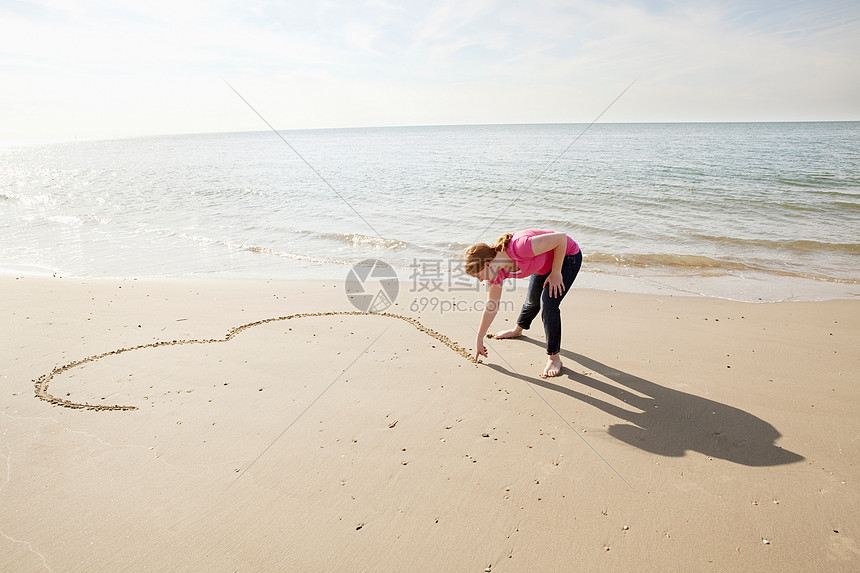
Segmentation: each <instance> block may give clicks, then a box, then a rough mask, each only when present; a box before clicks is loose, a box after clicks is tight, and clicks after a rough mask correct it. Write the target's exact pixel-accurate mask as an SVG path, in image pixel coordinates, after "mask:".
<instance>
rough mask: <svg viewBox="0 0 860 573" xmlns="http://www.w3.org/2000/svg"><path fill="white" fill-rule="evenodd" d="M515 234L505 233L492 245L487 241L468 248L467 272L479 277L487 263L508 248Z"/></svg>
mask: <svg viewBox="0 0 860 573" xmlns="http://www.w3.org/2000/svg"><path fill="white" fill-rule="evenodd" d="M513 236H514V234H513V233H505V234H504V235H502V236H501V237H499V239H498V240H497V241H496V244H495V245H493V246H492V247H491V246H490V245H488V244H486V243H478V244H477V245H472V246H471V247H469V248H468V249H466V264H465V271H466V273H467V274H469V275H471V276H473V277H476V278H477V276H478V273H480V272H481V271H482V270H484V267H485V266H487V263H489V262H490V261H492V260H493V259H494V258H495V256H496V255H497V254H498V253H500V252H502V251H504V250H505V249H507V248H508V245H509V244H510V242H511V238H512V237H513Z"/></svg>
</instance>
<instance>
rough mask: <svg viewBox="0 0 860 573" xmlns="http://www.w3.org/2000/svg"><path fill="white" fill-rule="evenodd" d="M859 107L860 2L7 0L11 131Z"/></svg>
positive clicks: (642, 117)
mask: <svg viewBox="0 0 860 573" xmlns="http://www.w3.org/2000/svg"><path fill="white" fill-rule="evenodd" d="M227 82H229V84H230V85H231V86H233V88H235V90H236V91H237V92H238V93H240V94H241V95H242V97H244V98H245V99H246V100H247V101H248V102H249V103H250V104H251V105H252V106H253V108H254V109H256V110H257V112H259V114H261V115H262V116H263V117H265V118H266V120H267V121H268V122H269V123H270V124H272V125H273V126H275V127H276V128H277V129H284V130H286V129H305V128H330V127H360V126H389V125H451V124H486V123H570V122H585V123H587V122H590V121H592V120H594V119H595V118H596V117H597V116H598V115H599V114H600V113H601V112H602V111H604V110H605V109H606V108H607V106H609V105H610V103H611V102H613V100H615V98H616V97H617V96H618V95H619V94H620V93H622V91H623V90H624V89H625V88H626V87H628V86H629V85H630V84H631V82H633V85H632V87H630V89H629V90H628V91H627V92H625V93H624V95H623V96H622V97H621V98H620V99H618V101H616V102H615V103H614V104H612V105H611V107H610V108H609V109H608V110H607V111H606V113H605V114H604V115H603V116H602V117H601V118H600V121H603V122H679V121H680V122H685V121H839V120H850V121H856V120H860V2H858V1H857V0H813V1H805V0H801V1H793V0H774V1H772V0H737V1H734V0H727V1H706V0H705V1H697V0H691V1H657V0H649V1H646V0H617V1H614V0H577V1H570V0H568V1H560V0H525V1H510V0H500V1H496V0H425V1H420V0H414V1H407V2H396V1H394V0H321V1H318V2H311V1H302V0H296V1H267V0H240V1H234V0H94V1H88V0H35V1H30V0H0V140H40V139H60V138H106V137H126V136H138V135H159V134H173V133H208V132H228V131H257V130H263V129H267V127H266V125H265V124H264V123H263V121H262V120H261V119H260V117H258V116H257V115H255V114H254V112H253V111H252V110H251V109H250V108H249V106H248V105H246V103H244V102H243V101H242V100H241V99H240V98H239V97H238V96H237V95H236V93H234V91H233V90H231V89H230V87H229V86H228V85H227Z"/></svg>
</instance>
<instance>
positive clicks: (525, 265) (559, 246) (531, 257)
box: [466, 229, 582, 376]
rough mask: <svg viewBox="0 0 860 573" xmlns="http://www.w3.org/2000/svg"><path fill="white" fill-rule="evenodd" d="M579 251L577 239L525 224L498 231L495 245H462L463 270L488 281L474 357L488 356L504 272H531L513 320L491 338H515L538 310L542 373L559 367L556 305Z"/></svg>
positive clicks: (506, 275) (522, 274)
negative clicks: (542, 338) (514, 322)
mask: <svg viewBox="0 0 860 573" xmlns="http://www.w3.org/2000/svg"><path fill="white" fill-rule="evenodd" d="M581 265H582V253H581V252H580V250H579V245H577V244H576V242H575V241H574V240H573V239H571V238H570V237H568V236H567V235H566V234H564V233H555V232H553V231H546V230H539V229H528V230H525V231H520V232H518V233H513V234H512V233H507V234H505V235H502V236H501V237H500V238H499V240H498V241H496V244H495V245H494V246H492V247H491V246H489V245H487V244H485V243H479V244H477V245H472V246H471V247H469V248H468V249H467V250H466V272H467V273H469V274H470V275H472V276H473V277H476V278H477V279H478V280H480V281H489V291H488V294H487V306H486V307H485V308H484V314H483V315H482V316H481V326H480V327H479V328H478V339H477V341H476V348H477V350H476V353H475V362H477V361H478V357H479V356H484V357H486V356H487V349H486V348H485V347H484V336H486V334H487V330H488V329H489V328H490V325H491V324H492V322H493V319H494V318H495V317H496V312H498V310H499V300H500V299H501V297H502V281H504V280H505V279H506V278H509V277H510V278H525V277H527V276H531V280H530V282H529V290H528V293H527V294H526V301H525V303H523V309H522V311H520V316H519V318H517V325H516V326H515V327H514V328H512V329H511V330H504V331H502V332H499V333H498V334H496V335H495V336H494V338H516V337H518V336H520V335H521V334H522V333H523V330H528V329H529V327H530V326H531V323H532V320H534V318H535V317H536V316H537V313H538V311H539V310H542V312H541V318H542V319H543V327H544V331H545V332H546V353H547V354H548V355H549V358H548V360H547V363H546V368H544V370H543V375H544V376H558V375H559V374H560V373H561V358H560V357H559V354H558V353H559V350H560V349H561V312H560V311H559V308H558V305H559V304H560V303H561V300H562V299H563V298H564V295H565V294H567V291H568V289H570V286H571V285H572V284H573V281H574V279H576V275H577V274H578V273H579V267H580V266H581Z"/></svg>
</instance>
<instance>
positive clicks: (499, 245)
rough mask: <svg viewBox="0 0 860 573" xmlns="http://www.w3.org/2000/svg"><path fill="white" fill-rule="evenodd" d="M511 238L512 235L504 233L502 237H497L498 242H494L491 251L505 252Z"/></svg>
mask: <svg viewBox="0 0 860 573" xmlns="http://www.w3.org/2000/svg"><path fill="white" fill-rule="evenodd" d="M513 236H514V234H513V233H505V234H504V235H502V236H501V237H499V240H498V241H496V244H495V245H493V249H494V250H495V251H496V252H497V253H501V252H502V251H504V250H506V249H507V248H508V245H509V244H510V242H511V238H513Z"/></svg>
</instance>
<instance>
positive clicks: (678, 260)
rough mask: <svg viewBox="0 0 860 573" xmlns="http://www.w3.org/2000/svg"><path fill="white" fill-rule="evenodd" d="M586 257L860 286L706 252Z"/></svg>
mask: <svg viewBox="0 0 860 573" xmlns="http://www.w3.org/2000/svg"><path fill="white" fill-rule="evenodd" d="M584 258H585V260H586V261H587V262H589V263H596V264H598V265H599V264H609V265H613V266H615V265H617V266H621V267H624V268H636V269H657V268H664V269H669V270H672V271H678V272H682V273H689V274H693V275H696V276H720V275H728V274H732V273H733V272H756V273H764V274H767V275H775V276H782V277H794V278H802V279H811V280H817V281H822V282H828V283H838V284H848V285H857V284H860V281H858V280H855V279H851V278H844V277H833V276H827V275H823V274H815V273H808V272H797V271H793V270H792V271H790V270H784V269H780V268H777V267H774V266H772V265H768V264H766V263H761V264H756V263H753V262H750V263H740V262H737V261H727V260H720V259H714V258H712V257H707V256H703V255H676V254H638V253H634V254H623V255H614V254H607V253H599V252H596V253H591V254H585V256H584Z"/></svg>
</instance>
